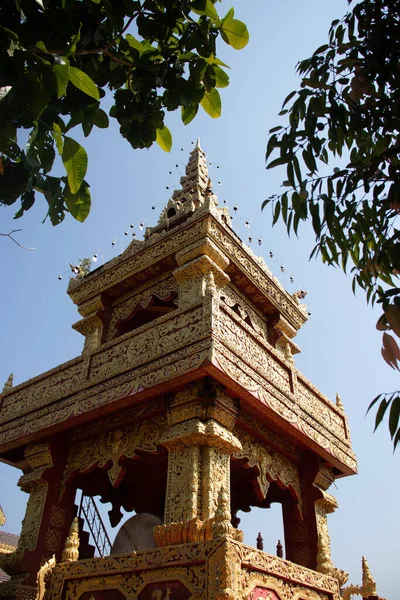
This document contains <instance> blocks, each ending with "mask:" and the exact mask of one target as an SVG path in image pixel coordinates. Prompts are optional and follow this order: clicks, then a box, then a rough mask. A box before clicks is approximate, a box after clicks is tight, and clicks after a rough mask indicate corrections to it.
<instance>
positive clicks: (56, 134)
mask: <svg viewBox="0 0 400 600" xmlns="http://www.w3.org/2000/svg"><path fill="white" fill-rule="evenodd" d="M53 138H54V141H55V142H56V146H57V150H58V153H59V155H60V156H62V153H63V148H64V142H63V137H62V131H61V127H60V126H59V125H57V123H53Z"/></svg>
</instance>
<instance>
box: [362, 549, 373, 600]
mask: <svg viewBox="0 0 400 600" xmlns="http://www.w3.org/2000/svg"><path fill="white" fill-rule="evenodd" d="M361 564H362V587H363V593H364V594H369V595H370V596H375V595H376V583H375V580H374V578H373V577H372V574H371V571H370V568H369V564H368V563H367V559H366V558H365V556H363V557H362V560H361Z"/></svg>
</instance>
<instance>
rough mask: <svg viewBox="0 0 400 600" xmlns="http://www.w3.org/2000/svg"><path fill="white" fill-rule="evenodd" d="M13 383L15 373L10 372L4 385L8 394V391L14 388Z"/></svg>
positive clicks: (4, 389)
mask: <svg viewBox="0 0 400 600" xmlns="http://www.w3.org/2000/svg"><path fill="white" fill-rule="evenodd" d="M13 384H14V373H10V374H9V376H8V379H7V381H6V382H5V384H4V386H3V394H7V392H10V391H11V390H12V388H13Z"/></svg>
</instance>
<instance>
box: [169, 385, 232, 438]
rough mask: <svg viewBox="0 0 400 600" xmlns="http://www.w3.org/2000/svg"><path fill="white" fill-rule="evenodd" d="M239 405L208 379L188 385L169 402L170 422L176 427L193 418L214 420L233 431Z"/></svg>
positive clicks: (220, 387)
mask: <svg viewBox="0 0 400 600" xmlns="http://www.w3.org/2000/svg"><path fill="white" fill-rule="evenodd" d="M237 413H238V411H237V403H236V402H235V401H234V400H232V398H230V397H229V396H227V394H225V392H224V391H223V388H222V386H220V385H218V384H216V383H215V382H213V381H210V380H208V379H204V380H200V381H196V382H194V383H190V384H188V385H187V386H186V387H185V389H184V390H183V391H181V392H178V393H177V394H175V396H174V397H173V399H171V400H170V401H169V402H168V422H169V424H170V425H175V424H176V423H180V422H181V421H187V420H189V419H193V418H196V417H197V418H199V419H201V420H203V421H204V420H208V419H214V420H215V421H218V423H220V424H221V425H223V426H225V427H227V428H228V429H232V428H233V426H234V424H235V421H236V418H237Z"/></svg>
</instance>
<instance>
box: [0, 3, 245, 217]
mask: <svg viewBox="0 0 400 600" xmlns="http://www.w3.org/2000/svg"><path fill="white" fill-rule="evenodd" d="M215 3H216V0H2V1H1V3H0V203H1V204H3V205H11V204H14V203H15V202H16V201H17V199H18V198H21V206H20V208H19V210H18V211H17V213H16V215H15V217H16V218H18V217H21V216H22V214H23V213H24V212H25V211H26V210H28V209H29V208H31V206H32V205H33V203H34V202H35V196H36V192H41V193H42V194H44V196H45V198H46V200H47V203H48V212H47V214H48V216H49V218H50V220H51V222H52V223H53V225H56V224H58V223H59V222H60V221H62V220H63V219H64V217H65V213H66V212H70V213H71V215H72V216H73V217H74V218H75V219H77V220H78V221H83V220H84V219H85V218H86V217H87V215H88V213H89V210H90V201H91V199H90V192H89V184H88V182H87V181H86V180H85V176H86V171H87V164H88V157H87V153H86V151H85V149H84V148H83V146H82V145H81V144H79V143H78V142H77V141H76V140H75V139H74V138H73V137H71V134H70V132H71V130H72V129H73V128H74V127H77V126H81V127H82V130H83V134H84V135H85V136H86V137H87V136H88V135H90V132H91V131H92V128H93V126H96V127H100V128H107V127H108V125H109V118H108V115H107V113H106V112H105V110H103V108H101V106H102V104H103V106H104V98H105V96H106V91H111V92H113V98H114V101H113V104H112V106H111V110H110V111H109V115H110V116H111V117H112V118H113V119H116V120H117V121H118V124H119V128H120V133H121V135H122V136H123V137H124V138H126V139H127V140H128V142H129V143H130V144H131V146H132V147H133V148H147V147H149V146H151V145H152V144H153V142H155V141H156V142H157V143H158V144H159V145H160V146H161V148H162V149H163V150H165V151H169V150H170V148H171V144H172V137H171V134H170V132H169V130H168V128H167V127H166V125H165V123H164V120H165V112H166V111H174V110H177V109H179V108H180V109H181V112H182V120H183V122H184V123H185V124H187V123H189V122H190V121H191V120H192V119H193V118H194V117H195V116H196V114H197V111H198V108H199V105H201V106H202V107H203V108H204V110H205V111H206V112H207V113H208V114H209V115H210V116H211V117H213V118H215V117H218V116H219V115H220V114H221V98H220V95H219V92H218V88H224V87H226V86H227V85H228V84H229V77H228V75H227V73H226V70H225V69H226V67H227V65H225V64H224V63H223V62H222V61H220V60H219V59H218V58H217V55H216V43H217V40H218V37H219V36H221V37H222V39H223V40H224V41H225V42H226V43H228V44H230V45H231V46H233V47H234V48H236V49H241V48H243V47H244V46H245V45H246V43H247V41H248V37H249V36H248V32H247V29H246V26H245V25H244V24H243V23H241V22H240V21H238V20H237V19H235V18H234V11H233V9H230V10H229V12H228V13H227V14H226V15H225V17H224V18H220V17H219V15H218V13H217V10H216V7H215V6H214V5H215ZM107 102H108V99H107ZM23 132H25V135H23ZM21 134H22V135H21ZM26 139H27V140H28V141H27V144H26V148H25V149H24V148H23V147H22V144H23V143H24V144H25V141H26ZM57 155H59V156H60V157H61V160H62V163H63V165H64V168H65V176H63V177H56V176H54V175H52V174H51V173H52V169H53V167H54V163H55V159H56V156H57Z"/></svg>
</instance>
